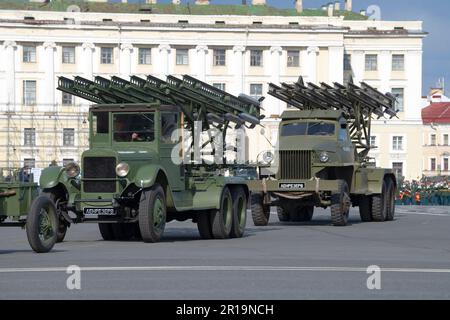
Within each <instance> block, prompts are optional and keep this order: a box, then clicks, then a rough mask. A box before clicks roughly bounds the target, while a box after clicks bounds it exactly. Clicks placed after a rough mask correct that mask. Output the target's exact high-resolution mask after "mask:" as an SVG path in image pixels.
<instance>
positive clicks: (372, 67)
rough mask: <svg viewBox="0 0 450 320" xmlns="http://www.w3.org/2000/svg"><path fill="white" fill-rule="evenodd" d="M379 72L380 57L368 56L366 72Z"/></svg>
mask: <svg viewBox="0 0 450 320" xmlns="http://www.w3.org/2000/svg"><path fill="white" fill-rule="evenodd" d="M377 70H378V55H376V54H366V71H377Z"/></svg>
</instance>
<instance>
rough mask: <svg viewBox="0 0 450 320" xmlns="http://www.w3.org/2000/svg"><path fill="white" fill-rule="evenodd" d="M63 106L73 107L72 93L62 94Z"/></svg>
mask: <svg viewBox="0 0 450 320" xmlns="http://www.w3.org/2000/svg"><path fill="white" fill-rule="evenodd" d="M62 105H63V106H71V105H73V96H72V95H71V94H70V93H66V92H63V94H62Z"/></svg>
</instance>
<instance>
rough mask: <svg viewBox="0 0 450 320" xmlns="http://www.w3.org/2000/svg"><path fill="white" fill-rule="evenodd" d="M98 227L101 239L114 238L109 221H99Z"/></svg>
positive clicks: (108, 239) (110, 239) (109, 239)
mask: <svg viewBox="0 0 450 320" xmlns="http://www.w3.org/2000/svg"><path fill="white" fill-rule="evenodd" d="M98 229H99V230H100V234H101V235H102V238H103V240H105V241H112V240H114V233H113V229H112V224H111V223H99V224H98Z"/></svg>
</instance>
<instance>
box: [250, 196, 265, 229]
mask: <svg viewBox="0 0 450 320" xmlns="http://www.w3.org/2000/svg"><path fill="white" fill-rule="evenodd" d="M250 201H251V210H252V218H253V223H254V224H255V226H257V227H260V226H267V225H268V224H269V219H270V206H267V205H264V197H263V194H262V193H252V194H251V196H250Z"/></svg>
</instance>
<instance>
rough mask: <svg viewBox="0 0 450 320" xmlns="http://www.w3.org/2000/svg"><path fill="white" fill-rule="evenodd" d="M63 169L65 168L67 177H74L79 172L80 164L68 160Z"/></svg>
mask: <svg viewBox="0 0 450 320" xmlns="http://www.w3.org/2000/svg"><path fill="white" fill-rule="evenodd" d="M65 169H66V174H67V176H68V177H69V178H75V177H77V176H78V175H79V174H80V172H81V170H80V166H79V165H78V164H77V163H76V162H70V163H68V164H66V166H65Z"/></svg>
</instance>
